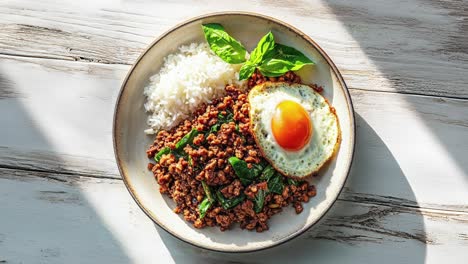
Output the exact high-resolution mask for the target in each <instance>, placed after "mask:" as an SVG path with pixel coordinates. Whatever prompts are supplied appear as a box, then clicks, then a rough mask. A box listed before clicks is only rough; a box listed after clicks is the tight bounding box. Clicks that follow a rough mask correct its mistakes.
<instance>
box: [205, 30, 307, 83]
mask: <svg viewBox="0 0 468 264" xmlns="http://www.w3.org/2000/svg"><path fill="white" fill-rule="evenodd" d="M202 27H203V32H204V33H205V38H206V40H207V41H208V44H209V45H210V48H211V50H213V52H214V53H215V54H216V55H218V56H219V57H220V58H221V59H223V60H224V61H225V62H227V63H231V64H238V63H243V62H245V63H244V64H243V65H242V67H241V69H240V71H239V80H245V79H248V78H249V77H250V76H252V74H253V73H254V72H255V69H257V68H258V69H259V70H260V72H261V73H262V74H263V75H264V76H267V77H276V76H280V75H283V74H285V73H287V72H288V71H297V70H299V69H301V68H302V67H303V66H304V65H308V64H314V62H313V61H312V60H310V59H309V58H307V56H305V55H304V54H303V53H302V52H300V51H298V50H297V49H295V48H293V47H289V46H286V45H282V44H279V43H275V39H274V36H273V33H272V32H271V31H270V32H268V33H267V34H266V35H265V36H263V37H262V38H261V39H260V41H259V42H258V43H257V46H256V47H255V49H254V50H253V51H252V53H251V54H250V58H249V60H248V61H246V60H245V54H246V50H245V48H244V46H242V44H240V43H239V42H238V41H237V40H235V39H234V38H233V37H231V36H229V34H228V33H227V32H226V31H225V30H224V28H223V26H221V25H220V24H205V25H202Z"/></svg>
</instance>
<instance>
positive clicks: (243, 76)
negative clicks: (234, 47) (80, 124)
mask: <svg viewBox="0 0 468 264" xmlns="http://www.w3.org/2000/svg"><path fill="white" fill-rule="evenodd" d="M254 72H255V65H253V64H251V63H250V62H248V61H247V62H246V63H244V65H242V67H241V68H240V70H239V81H242V80H247V79H248V78H249V77H250V76H252V74H253V73H254Z"/></svg>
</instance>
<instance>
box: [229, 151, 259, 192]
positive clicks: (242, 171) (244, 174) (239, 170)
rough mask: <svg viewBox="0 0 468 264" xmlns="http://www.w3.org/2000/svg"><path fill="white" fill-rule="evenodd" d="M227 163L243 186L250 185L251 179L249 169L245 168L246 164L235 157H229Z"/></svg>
mask: <svg viewBox="0 0 468 264" xmlns="http://www.w3.org/2000/svg"><path fill="white" fill-rule="evenodd" d="M228 161H229V163H230V164H231V166H232V168H233V169H234V172H235V173H236V175H237V177H239V180H240V181H241V183H242V184H243V185H249V184H250V183H252V180H253V177H251V174H250V169H249V167H247V162H245V161H243V160H241V159H238V158H237V157H230V158H229V159H228Z"/></svg>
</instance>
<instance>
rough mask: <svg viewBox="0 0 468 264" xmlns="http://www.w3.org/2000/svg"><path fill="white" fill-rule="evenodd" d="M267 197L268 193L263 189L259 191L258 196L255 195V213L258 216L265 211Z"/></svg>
mask: <svg viewBox="0 0 468 264" xmlns="http://www.w3.org/2000/svg"><path fill="white" fill-rule="evenodd" d="M265 195H266V191H265V190H263V189H260V190H258V191H257V194H256V195H255V199H254V211H255V213H257V214H258V213H260V212H261V211H262V209H263V205H264V203H265Z"/></svg>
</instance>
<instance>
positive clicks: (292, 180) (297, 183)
mask: <svg viewBox="0 0 468 264" xmlns="http://www.w3.org/2000/svg"><path fill="white" fill-rule="evenodd" d="M287 181H288V184H289V185H295V186H297V185H299V182H298V181H296V180H294V179H291V178H288V180H287Z"/></svg>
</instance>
